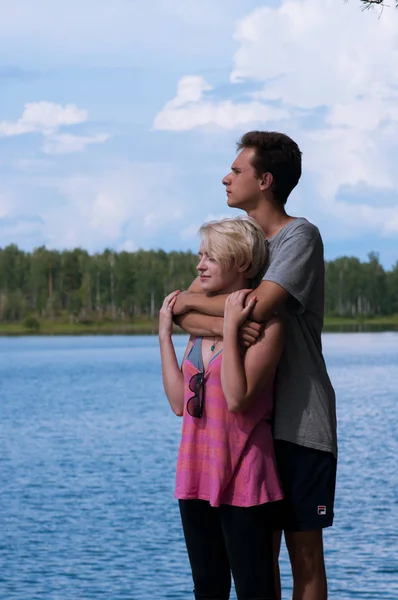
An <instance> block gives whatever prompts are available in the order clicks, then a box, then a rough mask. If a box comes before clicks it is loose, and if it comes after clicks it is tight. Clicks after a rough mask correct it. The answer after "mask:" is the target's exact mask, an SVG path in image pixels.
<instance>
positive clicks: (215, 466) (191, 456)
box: [175, 339, 283, 507]
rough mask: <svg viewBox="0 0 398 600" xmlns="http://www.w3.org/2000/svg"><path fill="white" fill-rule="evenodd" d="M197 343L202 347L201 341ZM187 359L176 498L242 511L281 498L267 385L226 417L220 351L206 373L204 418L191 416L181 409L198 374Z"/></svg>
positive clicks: (183, 368)
mask: <svg viewBox="0 0 398 600" xmlns="http://www.w3.org/2000/svg"><path fill="white" fill-rule="evenodd" d="M196 344H200V346H201V340H200V339H197V340H195V342H194V345H196ZM190 356H191V353H190V354H188V357H187V358H186V359H185V360H184V362H183V365H182V371H183V374H184V415H183V424H182V437H181V443H180V448H179V452H178V459H177V473H176V488H175V497H176V498H178V499H180V500H189V499H196V500H207V501H209V502H210V504H211V506H220V504H231V505H233V506H242V507H245V506H255V505H258V504H264V503H265V502H273V501H276V500H280V499H282V497H283V494H282V491H281V487H280V483H279V478H278V473H277V469H276V463H275V455H274V445H273V439H272V432H271V424H270V420H271V415H272V406H273V394H272V392H273V389H272V386H270V387H268V388H267V389H265V390H262V391H261V393H260V394H259V395H258V396H257V398H255V400H254V401H253V403H252V405H251V407H250V408H249V409H248V410H247V411H246V412H245V413H235V414H234V413H231V412H230V411H229V410H228V407H227V402H226V400H225V397H224V394H223V391H222V388H221V362H222V352H220V353H218V354H217V355H216V356H214V357H213V358H212V359H211V361H210V362H209V365H208V367H207V369H206V371H205V377H204V382H205V383H204V385H205V391H204V410H203V415H202V417H201V418H195V417H191V416H190V414H189V413H188V412H187V410H186V404H187V401H188V400H189V398H191V397H192V395H193V392H192V391H191V390H190V389H189V382H190V379H191V377H192V376H193V375H194V374H196V373H198V372H200V370H199V369H198V367H197V366H195V365H194V364H193V363H192V362H191V361H190V360H189V359H190Z"/></svg>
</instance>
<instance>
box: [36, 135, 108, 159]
mask: <svg viewBox="0 0 398 600" xmlns="http://www.w3.org/2000/svg"><path fill="white" fill-rule="evenodd" d="M109 138H110V135H109V134H107V133H97V134H94V135H86V136H81V135H72V134H70V133H62V134H57V135H52V136H49V137H46V138H45V139H44V142H43V151H44V152H45V153H46V154H68V153H71V152H81V151H82V150H85V149H86V148H87V146H89V145H90V144H102V143H104V142H106V141H107V140H109Z"/></svg>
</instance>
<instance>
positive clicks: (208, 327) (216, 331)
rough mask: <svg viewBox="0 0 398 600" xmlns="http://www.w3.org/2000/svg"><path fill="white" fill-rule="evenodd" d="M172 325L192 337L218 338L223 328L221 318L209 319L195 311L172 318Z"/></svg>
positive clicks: (207, 316)
mask: <svg viewBox="0 0 398 600" xmlns="http://www.w3.org/2000/svg"><path fill="white" fill-rule="evenodd" d="M174 323H176V324H177V325H178V326H179V327H181V329H183V330H184V331H185V332H186V333H189V335H192V336H194V337H219V336H222V333H223V328H224V319H223V318H222V317H210V316H209V315H203V314H201V313H199V312H196V311H189V312H186V313H184V314H182V315H179V316H176V317H174Z"/></svg>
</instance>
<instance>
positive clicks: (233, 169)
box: [231, 166, 240, 173]
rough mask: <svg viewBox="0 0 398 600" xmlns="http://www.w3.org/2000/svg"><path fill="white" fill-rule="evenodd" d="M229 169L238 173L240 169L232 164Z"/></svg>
mask: <svg viewBox="0 0 398 600" xmlns="http://www.w3.org/2000/svg"><path fill="white" fill-rule="evenodd" d="M231 171H233V172H234V173H240V169H239V167H234V166H232V167H231Z"/></svg>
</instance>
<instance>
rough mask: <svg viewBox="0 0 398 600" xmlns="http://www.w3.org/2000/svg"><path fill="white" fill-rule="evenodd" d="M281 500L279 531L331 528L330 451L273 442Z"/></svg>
mask: <svg viewBox="0 0 398 600" xmlns="http://www.w3.org/2000/svg"><path fill="white" fill-rule="evenodd" d="M275 454H276V461H277V465H278V470H279V476H280V479H281V484H282V488H283V492H284V495H285V498H284V500H283V501H282V502H281V504H280V507H281V508H280V515H279V518H278V527H277V528H278V529H283V530H284V531H310V530H313V529H323V528H324V527H330V526H331V525H333V517H334V512H333V511H334V493H335V489H336V467H337V459H336V458H335V456H334V455H333V454H332V453H331V452H324V451H322V450H315V449H314V448H307V447H305V446H299V445H298V444H292V443H291V442H285V441H283V440H275Z"/></svg>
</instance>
